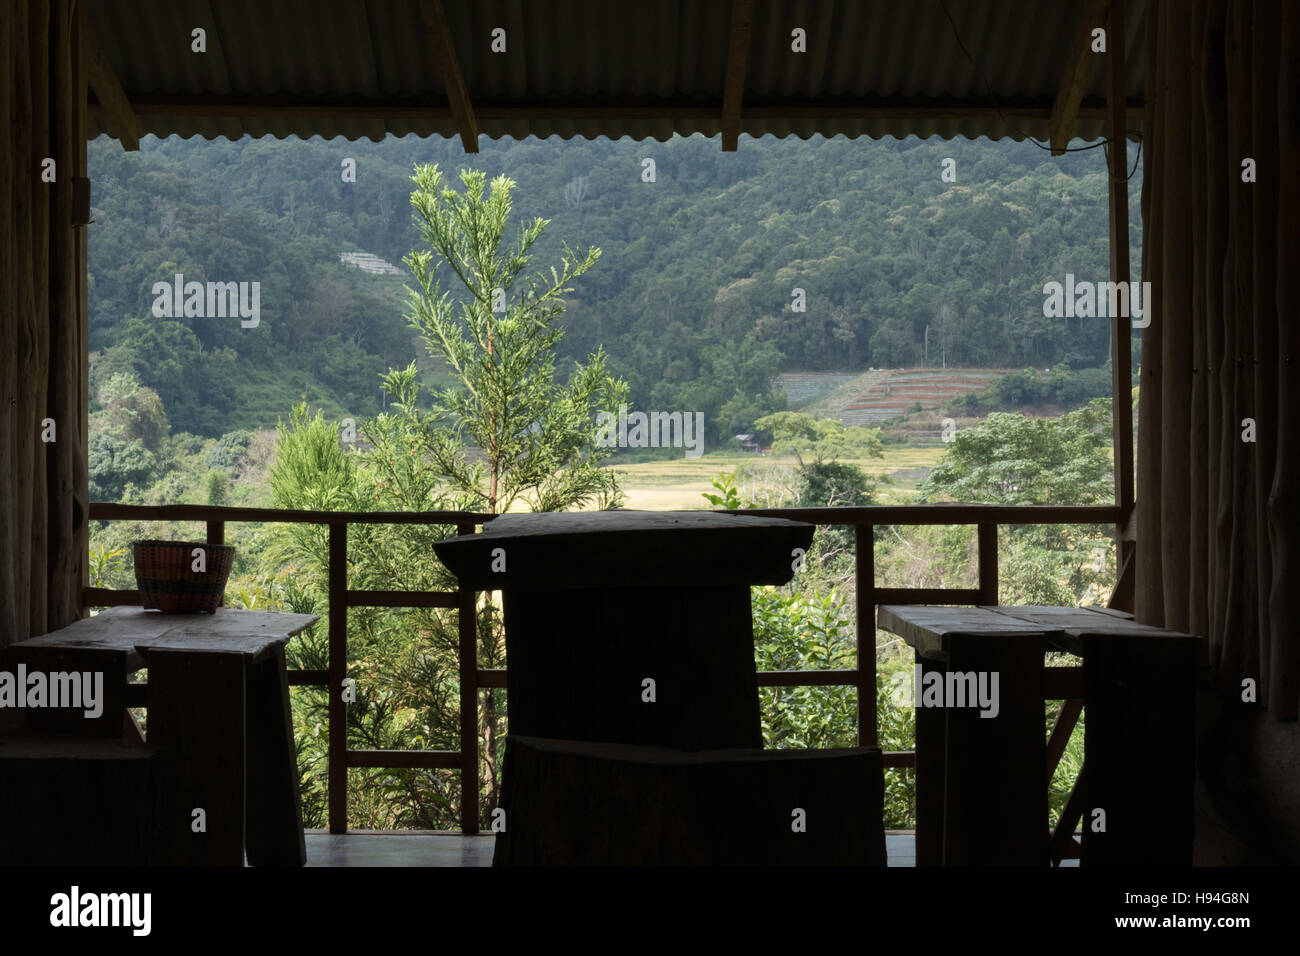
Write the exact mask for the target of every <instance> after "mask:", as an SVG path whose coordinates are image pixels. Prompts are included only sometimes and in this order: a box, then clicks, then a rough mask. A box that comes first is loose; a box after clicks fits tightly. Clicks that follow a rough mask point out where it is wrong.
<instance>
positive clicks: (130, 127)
mask: <svg viewBox="0 0 1300 956" xmlns="http://www.w3.org/2000/svg"><path fill="white" fill-rule="evenodd" d="M81 36H82V42H83V44H84V47H83V52H84V53H85V57H86V78H87V80H89V82H90V88H91V89H92V90H94V91H95V96H96V98H97V99H98V100H99V106H100V108H101V109H102V110H103V111H104V113H106V114H107V116H108V125H109V127H110V128H111V129H112V131H113V134H114V135H115V136H116V137H117V139H118V141H119V142H120V143H121V144H122V148H123V149H125V150H127V151H128V152H132V151H134V150H138V149H139V148H140V119H139V117H138V116H136V113H135V110H134V109H133V108H132V106H131V101H130V100H129V99H127V96H126V91H125V90H123V89H122V84H121V82H119V80H118V78H117V74H116V73H114V72H113V66H112V64H110V63H109V62H108V57H106V56H105V55H104V50H103V48H102V47H101V46H100V45H99V40H98V39H96V37H95V34H94V33H93V32H92V31H91V30H89V29H85V30H82V31H81Z"/></svg>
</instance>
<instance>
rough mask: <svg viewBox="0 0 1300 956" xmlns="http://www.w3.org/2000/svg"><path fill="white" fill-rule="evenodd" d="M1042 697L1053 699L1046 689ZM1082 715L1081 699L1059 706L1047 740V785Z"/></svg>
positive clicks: (1071, 700)
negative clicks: (1059, 709)
mask: <svg viewBox="0 0 1300 956" xmlns="http://www.w3.org/2000/svg"><path fill="white" fill-rule="evenodd" d="M1052 670H1053V668H1050V667H1049V668H1047V673H1051V671H1052ZM1043 696H1044V697H1046V698H1047V699H1048V700H1053V699H1054V697H1053V695H1052V694H1051V692H1050V691H1048V690H1047V689H1046V688H1044V690H1043ZM1081 713H1083V700H1082V699H1081V698H1067V699H1066V700H1065V701H1063V702H1062V704H1061V712H1060V714H1058V715H1057V717H1056V723H1054V724H1053V725H1052V733H1051V736H1049V737H1048V738H1047V785H1048V786H1050V785H1051V783H1052V776H1053V775H1054V774H1055V773H1056V768H1057V766H1058V765H1059V764H1060V763H1061V756H1062V755H1063V754H1064V753H1065V748H1066V745H1068V744H1069V742H1070V734H1072V733H1073V732H1074V727H1075V725H1076V724H1078V722H1079V715H1080V714H1081Z"/></svg>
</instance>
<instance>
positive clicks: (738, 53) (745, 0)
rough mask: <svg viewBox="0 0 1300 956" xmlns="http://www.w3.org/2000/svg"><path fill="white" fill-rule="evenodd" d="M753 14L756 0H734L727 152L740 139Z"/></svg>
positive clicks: (725, 113) (725, 95)
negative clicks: (741, 106) (741, 104)
mask: <svg viewBox="0 0 1300 956" xmlns="http://www.w3.org/2000/svg"><path fill="white" fill-rule="evenodd" d="M753 14H754V4H753V0H731V42H730V43H729V44H728V47H727V72H726V80H725V85H724V87H723V90H722V148H723V150H724V151H726V152H732V151H734V150H735V149H736V146H737V144H738V143H739V141H740V101H741V99H742V98H743V97H744V94H745V74H746V72H747V68H748V66H749V26H750V22H751V21H752V19H753Z"/></svg>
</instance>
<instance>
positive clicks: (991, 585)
mask: <svg viewBox="0 0 1300 956" xmlns="http://www.w3.org/2000/svg"><path fill="white" fill-rule="evenodd" d="M978 530H979V581H980V583H979V590H980V604H982V605H988V606H996V605H997V603H998V526H997V524H995V523H994V522H991V521H986V522H982V523H981V524H980V525H979V526H978Z"/></svg>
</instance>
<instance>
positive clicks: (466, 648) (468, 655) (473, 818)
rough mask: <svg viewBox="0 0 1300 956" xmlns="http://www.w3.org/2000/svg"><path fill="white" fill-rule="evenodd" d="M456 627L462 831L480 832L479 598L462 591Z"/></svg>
mask: <svg viewBox="0 0 1300 956" xmlns="http://www.w3.org/2000/svg"><path fill="white" fill-rule="evenodd" d="M456 532H457V533H458V534H473V533H474V525H472V524H462V525H457V527H456ZM459 593H460V603H459V605H458V612H457V613H458V616H459V620H458V621H457V628H458V631H459V636H460V761H461V763H460V768H461V769H460V829H461V832H462V833H478V830H479V827H478V818H479V814H478V800H479V768H478V609H477V597H478V595H477V594H476V592H474V591H473V590H471V589H468V588H464V587H462V588H461V589H460V592H459Z"/></svg>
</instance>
